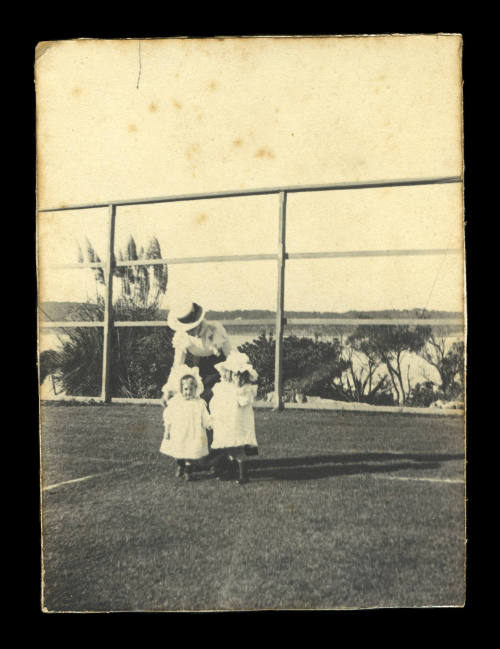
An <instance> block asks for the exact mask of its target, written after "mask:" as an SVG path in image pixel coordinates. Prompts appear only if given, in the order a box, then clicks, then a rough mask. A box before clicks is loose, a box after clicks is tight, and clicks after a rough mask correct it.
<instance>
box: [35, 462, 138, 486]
mask: <svg viewBox="0 0 500 649" xmlns="http://www.w3.org/2000/svg"><path fill="white" fill-rule="evenodd" d="M146 464H149V462H133V463H132V464H129V465H128V466H125V467H120V468H117V469H110V470H109V471H102V473H92V474H91V475H85V476H83V477H82V478H74V479H73V480H64V481H63V482H56V484H51V485H47V486H46V487H43V488H42V491H50V490H51V489H55V488H56V487H62V485H66V484H73V483H75V482H84V481H85V480H91V479H92V478H99V477H100V476H102V475H108V474H109V473H118V472H119V471H126V470H127V469H130V468H132V467H134V466H140V465H146Z"/></svg>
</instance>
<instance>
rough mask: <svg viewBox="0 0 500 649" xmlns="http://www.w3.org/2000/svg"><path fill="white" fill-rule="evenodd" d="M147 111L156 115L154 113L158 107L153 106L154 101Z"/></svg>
mask: <svg viewBox="0 0 500 649" xmlns="http://www.w3.org/2000/svg"><path fill="white" fill-rule="evenodd" d="M148 110H149V112H150V113H156V111H157V110H158V105H157V104H155V102H154V101H152V102H151V103H150V104H149V106H148Z"/></svg>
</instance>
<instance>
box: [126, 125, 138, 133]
mask: <svg viewBox="0 0 500 649" xmlns="http://www.w3.org/2000/svg"><path fill="white" fill-rule="evenodd" d="M127 131H128V132H129V133H136V132H137V126H136V125H135V124H129V125H128V127H127Z"/></svg>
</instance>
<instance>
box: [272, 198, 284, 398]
mask: <svg viewBox="0 0 500 649" xmlns="http://www.w3.org/2000/svg"><path fill="white" fill-rule="evenodd" d="M279 196H280V208H279V223H278V297H277V301H276V355H275V359H274V396H275V403H274V409H275V410H283V327H284V324H285V259H286V244H285V239H286V197H287V194H286V192H280V194H279Z"/></svg>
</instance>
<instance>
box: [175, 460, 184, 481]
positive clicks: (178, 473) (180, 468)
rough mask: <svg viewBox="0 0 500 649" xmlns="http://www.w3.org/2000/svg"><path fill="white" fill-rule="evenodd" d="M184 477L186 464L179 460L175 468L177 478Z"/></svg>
mask: <svg viewBox="0 0 500 649" xmlns="http://www.w3.org/2000/svg"><path fill="white" fill-rule="evenodd" d="M183 475H184V462H182V460H179V461H178V462H177V464H176V467H175V477H176V478H182V476H183Z"/></svg>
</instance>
